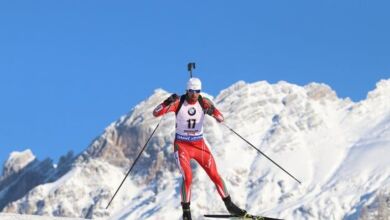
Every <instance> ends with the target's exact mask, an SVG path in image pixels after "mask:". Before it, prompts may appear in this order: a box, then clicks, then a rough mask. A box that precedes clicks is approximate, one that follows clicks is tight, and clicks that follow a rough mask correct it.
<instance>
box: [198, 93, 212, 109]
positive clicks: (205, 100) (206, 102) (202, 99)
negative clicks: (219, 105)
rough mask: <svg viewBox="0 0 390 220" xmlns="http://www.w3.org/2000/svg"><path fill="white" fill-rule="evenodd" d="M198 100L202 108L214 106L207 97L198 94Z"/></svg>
mask: <svg viewBox="0 0 390 220" xmlns="http://www.w3.org/2000/svg"><path fill="white" fill-rule="evenodd" d="M199 97H200V98H199V102H201V103H200V104H201V105H202V106H203V108H206V109H207V108H209V107H211V106H214V104H213V102H212V101H211V100H210V99H209V98H207V97H204V96H201V95H199Z"/></svg>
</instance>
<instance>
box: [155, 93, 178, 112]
mask: <svg viewBox="0 0 390 220" xmlns="http://www.w3.org/2000/svg"><path fill="white" fill-rule="evenodd" d="M178 105H179V96H177V95H176V94H172V95H171V96H169V97H168V98H167V99H165V100H164V101H163V102H162V103H161V104H159V105H158V106H157V107H156V108H155V109H154V110H153V115H154V117H159V116H161V115H163V114H165V113H168V112H175V111H176V109H177V107H178Z"/></svg>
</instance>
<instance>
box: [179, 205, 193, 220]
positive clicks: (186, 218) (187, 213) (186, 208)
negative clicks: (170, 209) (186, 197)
mask: <svg viewBox="0 0 390 220" xmlns="http://www.w3.org/2000/svg"><path fill="white" fill-rule="evenodd" d="M181 207H182V208H183V220H192V218H191V210H190V203H189V202H182V203H181Z"/></svg>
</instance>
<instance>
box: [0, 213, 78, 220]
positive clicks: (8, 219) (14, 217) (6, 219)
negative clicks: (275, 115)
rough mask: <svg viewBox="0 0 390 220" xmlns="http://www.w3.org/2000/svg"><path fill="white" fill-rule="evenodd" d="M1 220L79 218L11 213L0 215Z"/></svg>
mask: <svg viewBox="0 0 390 220" xmlns="http://www.w3.org/2000/svg"><path fill="white" fill-rule="evenodd" d="M0 219H1V220H81V218H65V217H62V218H61V217H53V216H39V215H19V214H12V213H0Z"/></svg>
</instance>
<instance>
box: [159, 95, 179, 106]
mask: <svg viewBox="0 0 390 220" xmlns="http://www.w3.org/2000/svg"><path fill="white" fill-rule="evenodd" d="M177 99H179V96H178V95H176V93H173V94H172V95H171V96H169V97H168V98H167V99H165V100H164V102H163V103H164V105H165V106H168V105H170V104H172V103H173V102H175V101H176V100H177Z"/></svg>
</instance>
